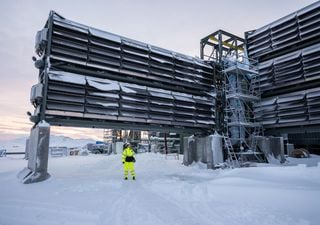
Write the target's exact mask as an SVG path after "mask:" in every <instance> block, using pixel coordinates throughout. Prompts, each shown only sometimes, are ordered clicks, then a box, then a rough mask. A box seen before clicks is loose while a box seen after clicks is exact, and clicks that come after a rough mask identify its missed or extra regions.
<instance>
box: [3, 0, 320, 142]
mask: <svg viewBox="0 0 320 225" xmlns="http://www.w3.org/2000/svg"><path fill="white" fill-rule="evenodd" d="M314 2H316V1H314V0H283V1H275V0H268V1H267V0H263V1H254V0H244V1H242V2H241V4H239V5H235V0H227V1H223V3H221V1H219V2H218V1H216V0H214V1H210V0H201V1H198V2H185V1H182V0H177V1H168V0H164V1H161V2H152V3H151V2H150V1H147V0H140V1H135V2H131V1H129V0H125V1H121V2H117V1H112V2H108V3H106V2H104V1H102V0H95V1H91V2H90V3H88V2H86V1H78V2H77V8H76V9H77V10H75V6H74V4H73V3H72V2H71V1H62V0H57V1H55V2H42V1H38V0H31V1H22V0H13V1H1V2H0V6H1V7H0V12H1V13H0V15H1V20H0V23H1V28H2V29H1V31H0V45H1V49H0V62H1V67H2V71H1V73H2V74H1V76H0V82H1V83H2V90H1V93H2V94H1V95H0V96H1V97H0V117H1V120H0V142H3V141H8V140H13V139H16V138H19V137H23V136H28V135H29V133H30V129H31V127H32V125H33V123H31V122H30V121H29V119H28V116H27V115H26V112H27V111H31V112H32V111H33V107H32V105H31V104H30V102H29V97H30V89H31V87H32V85H34V84H36V83H37V78H38V71H37V69H36V68H35V67H34V66H33V62H32V60H31V57H32V56H33V55H35V53H34V38H35V35H36V32H37V31H38V30H40V29H42V28H43V26H44V24H45V22H46V20H47V18H48V14H49V12H50V10H55V11H56V12H58V13H59V14H61V15H62V16H64V17H66V18H67V19H70V20H72V21H75V22H79V23H81V24H85V25H88V26H91V27H95V28H98V29H101V30H104V31H108V32H111V33H115V34H118V35H121V36H124V37H128V38H130V39H134V40H137V41H141V42H145V43H148V44H152V45H155V46H159V47H161V48H165V49H169V50H172V51H176V52H180V53H183V54H186V55H190V56H199V51H200V49H199V42H200V39H201V38H202V37H204V36H206V35H208V34H210V33H212V32H214V31H216V30H218V29H224V30H226V31H228V32H230V33H233V34H235V35H238V36H242V37H243V33H244V32H245V31H248V30H254V29H258V28H260V27H263V26H265V25H267V24H269V23H271V22H273V21H275V20H277V19H280V18H281V17H284V16H286V15H288V14H290V13H292V12H294V11H297V10H299V9H301V8H303V7H305V6H307V5H310V4H312V3H314ZM182 5H183V7H181V6H182ZM169 6H170V7H169ZM203 6H207V7H203ZM153 9H157V10H153ZM226 11H228V13H225V12H226ZM248 12H249V13H248ZM164 13H165V14H164ZM164 15H165V16H164ZM233 15H237V16H238V18H237V19H233V18H232V16H233ZM51 135H62V136H66V137H71V138H93V139H95V140H101V139H102V138H103V129H93V128H73V127H51Z"/></svg>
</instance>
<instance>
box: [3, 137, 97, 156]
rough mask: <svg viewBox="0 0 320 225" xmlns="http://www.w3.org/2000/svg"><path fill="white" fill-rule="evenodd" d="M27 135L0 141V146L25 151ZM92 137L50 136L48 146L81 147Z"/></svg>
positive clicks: (14, 150) (91, 140)
mask: <svg viewBox="0 0 320 225" xmlns="http://www.w3.org/2000/svg"><path fill="white" fill-rule="evenodd" d="M26 140H27V137H22V138H17V139H14V140H10V141H6V142H1V143H0V148H5V149H7V151H11V152H23V151H25V144H26ZM95 142H96V141H95V140H93V139H73V138H70V137H65V136H55V135H51V136H50V143H49V146H50V147H62V146H63V147H68V148H71V147H83V146H85V145H86V144H88V143H95Z"/></svg>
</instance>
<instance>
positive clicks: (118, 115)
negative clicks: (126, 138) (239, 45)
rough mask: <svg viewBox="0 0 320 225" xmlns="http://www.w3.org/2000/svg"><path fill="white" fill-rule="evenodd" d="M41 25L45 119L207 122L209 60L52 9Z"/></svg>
mask: <svg viewBox="0 0 320 225" xmlns="http://www.w3.org/2000/svg"><path fill="white" fill-rule="evenodd" d="M49 21H50V20H49ZM47 24H48V28H49V32H51V33H52V35H51V36H49V43H48V45H49V46H50V48H49V51H50V54H48V55H47V57H48V60H49V66H48V70H47V73H48V92H47V102H46V103H47V104H46V116H47V117H46V119H47V120H48V122H51V123H52V124H59V125H64V121H65V120H64V119H65V118H71V120H72V118H77V119H81V120H88V121H90V120H91V121H92V120H96V119H99V120H102V121H105V122H108V121H109V122H114V123H118V124H119V126H120V127H123V126H126V124H127V125H128V127H130V126H131V125H133V124H134V125H135V127H136V128H139V126H140V128H141V129H148V128H150V127H148V126H149V125H153V126H155V127H162V128H163V127H167V128H168V130H174V129H175V128H183V129H198V130H201V131H208V130H212V129H214V119H215V116H214V110H215V109H214V104H215V93H214V85H213V73H214V69H213V67H212V66H211V65H209V64H207V63H206V62H204V61H203V60H201V59H198V58H194V57H190V56H186V55H183V54H180V53H176V52H172V51H169V50H165V49H162V48H158V47H155V46H152V45H148V44H145V43H142V42H138V41H134V40H131V39H128V38H124V37H121V36H118V35H114V34H111V33H108V32H104V31H100V30H97V29H94V28H91V27H88V26H84V25H81V24H78V23H75V22H72V21H70V20H67V19H64V18H62V17H60V16H59V15H57V14H55V13H53V14H52V24H51V25H50V22H48V23H47ZM69 121H70V119H69ZM72 125H74V126H83V123H82V124H77V122H74V123H73V124H72Z"/></svg>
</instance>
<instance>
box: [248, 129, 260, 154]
mask: <svg viewBox="0 0 320 225" xmlns="http://www.w3.org/2000/svg"><path fill="white" fill-rule="evenodd" d="M262 131H263V129H262V126H260V125H259V126H256V127H254V130H253V133H252V134H251V145H250V149H251V150H252V151H254V152H256V151H257V145H258V139H257V138H256V137H257V136H260V135H263V134H262Z"/></svg>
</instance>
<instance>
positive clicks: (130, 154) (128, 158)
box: [122, 147, 135, 163]
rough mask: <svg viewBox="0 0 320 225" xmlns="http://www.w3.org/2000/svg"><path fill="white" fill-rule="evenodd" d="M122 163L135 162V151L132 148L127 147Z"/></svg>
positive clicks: (123, 153)
mask: <svg viewBox="0 0 320 225" xmlns="http://www.w3.org/2000/svg"><path fill="white" fill-rule="evenodd" d="M122 162H123V163H125V162H135V158H134V151H133V150H132V148H130V147H127V148H125V149H124V150H123V152H122Z"/></svg>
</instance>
